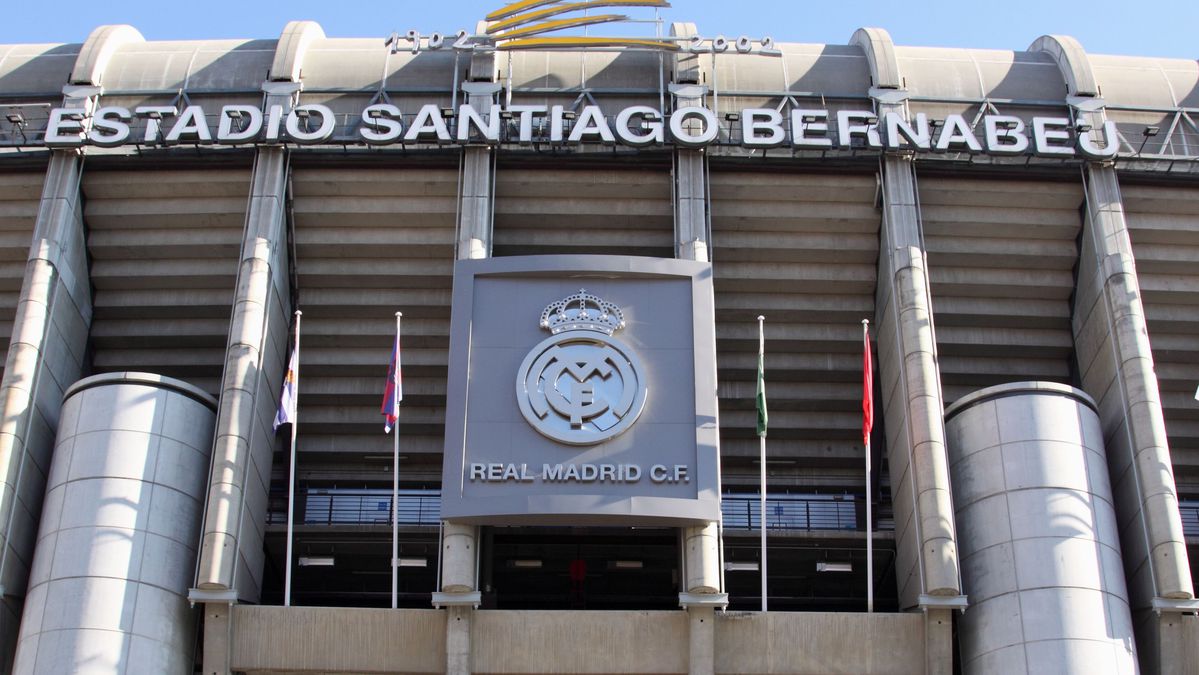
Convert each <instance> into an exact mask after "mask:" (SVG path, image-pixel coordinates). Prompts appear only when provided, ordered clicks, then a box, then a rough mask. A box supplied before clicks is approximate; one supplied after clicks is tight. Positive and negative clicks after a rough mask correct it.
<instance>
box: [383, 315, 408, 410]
mask: <svg viewBox="0 0 1199 675" xmlns="http://www.w3.org/2000/svg"><path fill="white" fill-rule="evenodd" d="M401 377H402V376H401V375H400V334H399V333H398V332H397V333H396V341H395V346H393V347H392V349H391V364H390V365H388V366H387V386H386V387H385V388H384V389H383V406H382V409H381V410H380V412H382V413H383V433H385V434H387V433H391V428H392V427H393V426H395V423H396V420H397V419H398V418H399V416H400V401H402V400H404V389H403V384H402V383H403V380H402V379H400V378H401Z"/></svg>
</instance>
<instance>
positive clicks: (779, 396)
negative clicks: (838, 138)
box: [711, 170, 880, 482]
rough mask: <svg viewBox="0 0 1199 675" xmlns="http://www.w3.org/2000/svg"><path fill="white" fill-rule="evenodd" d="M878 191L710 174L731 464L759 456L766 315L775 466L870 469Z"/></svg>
mask: <svg viewBox="0 0 1199 675" xmlns="http://www.w3.org/2000/svg"><path fill="white" fill-rule="evenodd" d="M875 185H876V183H875V180H874V176H873V175H828V174H781V173H780V174H774V173H749V172H734V171H723V170H722V171H717V170H713V171H712V179H711V192H712V200H711V210H712V259H713V272H714V274H715V277H716V278H715V286H716V348H717V360H718V366H719V369H720V370H719V382H720V388H719V395H720V426H721V452H722V454H724V455H725V457H726V458H727V457H730V456H737V457H751V456H752V457H756V456H757V452H758V442H757V437H756V435H755V424H756V419H757V417H756V413H755V407H754V390H755V387H756V382H755V373H756V368H757V350H758V322H757V316H758V315H759V314H761V315H765V317H766V324H765V326H766V378H767V382H768V385H767V393H768V398H769V407H770V429H769V434H770V447H769V452H770V454H771V456H772V457H775V458H778V459H800V458H802V461H804V462H808V461H812V460H816V461H818V462H823V463H827V464H834V465H835V464H838V463H840V464H841V465H846V464H848V463H850V462H852V463H853V465H854V466H855V467H856V466H859V465H860V464H861V461H862V460H861V457H862V441H861V428H862V412H861V408H862V324H861V321H862V319H864V318H869V317H872V316H874V288H875V277H876V275H877V272H876V260H877V259H878V229H879V222H880V220H879V212H878V210H877V209H876V208H875V205H874V199H875ZM725 477H726V479H728V480H735V478H734V477H733V476H732V475H730V474H729V473H726V476H725ZM755 482H756V481H755Z"/></svg>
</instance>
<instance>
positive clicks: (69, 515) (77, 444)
mask: <svg viewBox="0 0 1199 675" xmlns="http://www.w3.org/2000/svg"><path fill="white" fill-rule="evenodd" d="M215 410H216V400H215V399H213V398H212V397H211V396H209V395H208V394H205V393H204V392H202V391H200V390H199V389H197V388H195V387H193V386H191V385H189V384H186V383H184V382H180V381H178V380H172V379H170V378H166V377H162V376H159V375H152V374H148V373H110V374H105V375H96V376H94V377H89V378H86V379H83V380H80V381H79V382H76V383H75V384H74V385H72V386H71V387H70V388H68V389H67V392H66V395H65V400H64V403H63V407H62V417H61V418H60V420H59V425H58V437H57V441H56V443H55V448H54V457H53V459H52V461H51V465H50V477H49V480H48V481H47V484H46V498H45V503H44V506H43V510H42V522H41V527H40V529H39V531H38V541H37V546H36V549H35V552H34V558H33V571H32V572H31V574H30V580H29V593H28V595H27V598H26V601H25V611H24V615H23V616H22V619H21V633H20V638H19V641H18V643H17V657H16V667H15V668H14V673H17V674H19V675H24V674H27V673H45V674H47V675H50V674H55V675H57V674H58V673H130V674H133V673H139V674H140V673H179V674H180V675H183V674H186V673H191V672H192V668H193V653H192V652H193V649H194V647H195V644H196V636H195V630H194V626H195V612H194V611H193V610H192V609H191V607H190V605H189V603H188V601H187V589H188V587H189V586H190V585H191V581H192V575H193V574H194V570H195V564H196V542H197V541H198V540H199V526H200V513H201V508H202V506H203V503H202V500H203V498H204V487H205V478H206V477H207V474H208V457H209V454H210V452H211V446H212V432H213V424H214V421H215Z"/></svg>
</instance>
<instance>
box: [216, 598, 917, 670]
mask: <svg viewBox="0 0 1199 675" xmlns="http://www.w3.org/2000/svg"><path fill="white" fill-rule="evenodd" d="M447 615H448V614H447V613H446V612H441V611H437V610H410V609H406V610H398V611H390V610H377V609H350V608H318V607H293V608H283V607H252V606H236V607H234V611H233V622H234V623H233V635H234V638H233V661H232V667H233V669H234V670H236V671H245V672H246V673H249V674H250V675H254V674H255V673H267V672H296V673H299V672H304V673H399V672H404V673H425V672H430V673H432V672H442V671H443V670H444V669H445V621H446V617H447ZM924 620H925V619H924V617H923V616H922V615H920V614H873V615H871V614H848V613H822V612H805V613H788V612H776V613H772V614H769V615H761V614H758V613H727V614H725V613H717V614H716V637H715V654H716V672H718V673H812V674H816V673H822V674H826V673H855V674H862V675H870V674H884V673H894V674H896V675H899V674H901V673H915V672H922V671H923V669H924V658H925V640H924ZM473 621H474V625H473V626H472V635H471V644H472V646H473V653H472V655H471V659H472V664H471V665H472V668H473V671H474V672H487V673H566V672H569V673H612V672H626V673H684V672H687V670H688V631H689V628H688V616H687V613H685V612H682V611H640V612H631V611H630V612H571V611H519V610H480V611H477V612H475V615H474V620H473Z"/></svg>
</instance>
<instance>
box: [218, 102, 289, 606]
mask: <svg viewBox="0 0 1199 675" xmlns="http://www.w3.org/2000/svg"><path fill="white" fill-rule="evenodd" d="M268 103H269V99H268ZM252 180H253V186H252V188H251V194H250V206H249V212H248V213H247V214H246V220H247V227H246V235H245V239H244V240H243V242H242V254H241V263H240V267H239V269H238V275H237V291H236V296H235V298H234V304H233V321H232V323H231V325H230V330H229V341H228V345H227V347H226V355H225V374H224V377H223V379H222V383H221V396H220V410H219V413H218V415H217V428H216V442H215V445H214V452H213V462H212V470H211V474H210V478H209V487H208V509H207V512H206V514H205V518H204V532H203V541H202V545H201V549H200V567H199V573H198V575H197V579H196V587H197V588H198V589H201V590H206V591H211V590H237V592H238V596H239V597H240V598H244V599H248V600H251V601H256V600H257V599H258V593H259V590H260V576H261V573H262V558H261V556H262V553H261V551H262V527H263V524H264V520H265V517H264V516H265V512H264V511H265V506H266V500H265V497H266V494H267V493H268V491H269V490H268V487H269V484H270V470H271V454H272V451H273V448H274V443H275V440H274V437H273V434H272V433H270V431H271V421H270V420H271V418H272V417H273V412H271V411H272V410H273V409H274V406H275V399H276V397H277V394H278V387H277V386H275V385H277V384H278V383H279V382H280V378H281V376H282V370H283V360H284V353H283V351H284V349H283V348H282V347H281V344H280V341H281V340H282V341H283V342H285V341H286V333H287V323H286V321H287V320H286V318H284V317H286V316H287V315H288V314H290V311H291V306H290V305H291V302H290V298H289V296H288V292H287V285H286V279H287V256H286V240H287V234H286V231H285V227H284V226H285V223H284V208H283V202H284V198H285V192H286V186H287V165H286V157H285V154H284V150H283V149H282V148H269V147H267V148H262V149H260V150H259V151H258V160H257V162H256V165H255V169H254V175H253V179H252ZM280 286H281V287H282V288H280ZM239 568H240V569H239Z"/></svg>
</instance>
